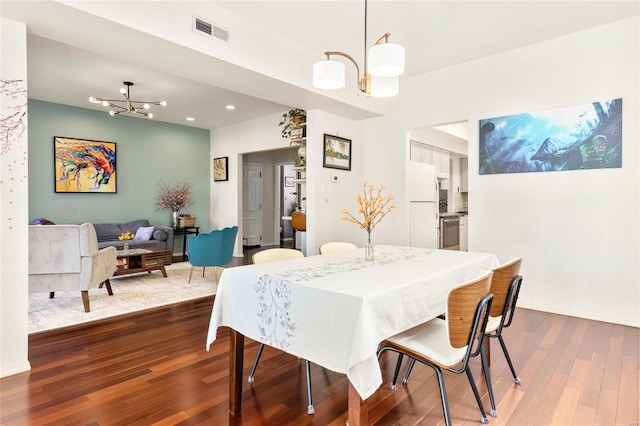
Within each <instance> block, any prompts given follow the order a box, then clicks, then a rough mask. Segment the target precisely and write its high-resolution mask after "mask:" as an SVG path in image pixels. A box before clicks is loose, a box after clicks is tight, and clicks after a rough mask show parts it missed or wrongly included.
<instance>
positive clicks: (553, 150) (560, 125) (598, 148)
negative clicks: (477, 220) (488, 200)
mask: <svg viewBox="0 0 640 426" xmlns="http://www.w3.org/2000/svg"><path fill="white" fill-rule="evenodd" d="M479 139H480V152H479V157H480V169H479V170H480V174H481V175H485V174H496V173H522V172H547V171H557V170H579V169H601V168H616V167H622V99H621V98H619V99H613V100H605V101H596V102H591V103H588V104H583V105H576V106H572V107H567V108H557V109H552V110H547V111H541V112H535V113H524V114H516V115H508V116H504V117H496V118H488V119H484V120H480V135H479Z"/></svg>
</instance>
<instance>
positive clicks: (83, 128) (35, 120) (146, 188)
mask: <svg viewBox="0 0 640 426" xmlns="http://www.w3.org/2000/svg"><path fill="white" fill-rule="evenodd" d="M54 136H61V137H70V138H78V139H87V140H98V141H107V142H115V143H116V176H117V193H115V194H103V193H69V194H63V193H55V191H54V179H55V177H54V154H53V153H54V149H53V138H54ZM25 154H26V153H25ZM209 157H210V156H209V130H204V129H197V128H194V127H188V126H179V125H176V124H168V123H162V122H158V121H153V120H149V119H146V118H134V117H129V116H126V115H119V116H115V117H111V116H110V115H109V114H108V113H107V112H106V111H105V112H101V111H93V110H89V109H84V108H76V107H70V106H66V105H60V104H54V103H49V102H43V101H38V100H34V99H30V100H29V156H28V158H29V176H28V179H29V223H31V222H32V221H33V219H35V218H40V217H44V218H47V219H49V220H51V221H53V222H55V223H58V224H62V223H82V222H90V223H123V222H129V221H132V220H136V219H143V218H144V219H149V222H150V223H151V224H154V225H165V226H169V225H170V224H171V211H170V210H156V206H155V201H156V196H157V194H158V189H159V188H160V186H159V184H160V182H162V181H165V182H169V181H172V180H173V181H176V180H180V181H181V180H184V179H188V180H189V181H190V182H191V183H193V184H194V194H193V195H194V197H193V198H194V200H195V202H194V204H192V206H191V207H189V208H187V209H185V210H184V211H181V213H190V214H192V215H195V216H196V225H197V226H200V227H201V228H200V231H201V232H208V231H209V212H210V207H209V191H210V187H209V185H210V182H209V169H210V164H209V163H210V162H209Z"/></svg>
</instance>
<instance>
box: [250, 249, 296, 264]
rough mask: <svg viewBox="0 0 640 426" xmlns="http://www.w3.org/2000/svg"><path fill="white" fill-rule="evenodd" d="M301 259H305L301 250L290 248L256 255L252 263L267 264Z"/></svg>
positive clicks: (262, 251) (252, 258)
mask: <svg viewBox="0 0 640 426" xmlns="http://www.w3.org/2000/svg"><path fill="white" fill-rule="evenodd" d="M299 257H304V254H302V252H301V251H300V250H294V249H289V248H272V249H266V250H261V251H259V252H256V253H254V255H253V256H251V261H252V262H253V263H267V262H278V261H280V260H289V259H296V258H299Z"/></svg>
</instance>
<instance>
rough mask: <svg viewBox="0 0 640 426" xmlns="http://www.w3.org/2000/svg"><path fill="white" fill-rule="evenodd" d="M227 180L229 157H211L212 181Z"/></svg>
mask: <svg viewBox="0 0 640 426" xmlns="http://www.w3.org/2000/svg"><path fill="white" fill-rule="evenodd" d="M226 180H229V157H218V158H214V159H213V181H214V182H223V181H226Z"/></svg>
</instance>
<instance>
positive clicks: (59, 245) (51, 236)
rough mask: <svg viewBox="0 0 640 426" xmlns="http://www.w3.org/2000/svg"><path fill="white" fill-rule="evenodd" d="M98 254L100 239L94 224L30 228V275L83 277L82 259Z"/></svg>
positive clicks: (32, 226) (36, 226) (33, 226)
mask: <svg viewBox="0 0 640 426" xmlns="http://www.w3.org/2000/svg"><path fill="white" fill-rule="evenodd" d="M97 252H98V237H97V236H96V230H95V228H94V227H93V225H92V224H90V223H83V224H82V225H30V226H29V273H30V274H49V273H80V272H81V271H82V257H86V256H93V255H94V254H96V253H97Z"/></svg>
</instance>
